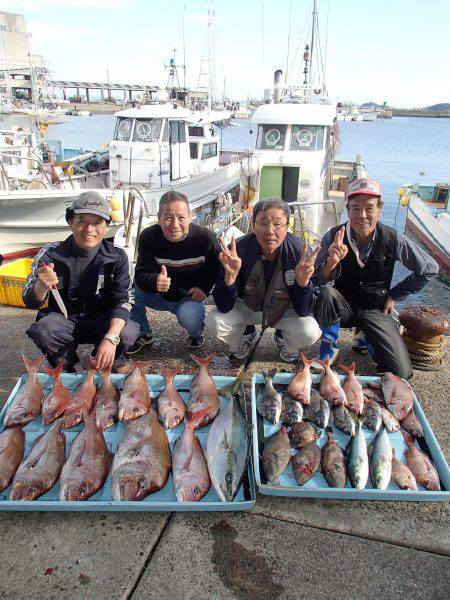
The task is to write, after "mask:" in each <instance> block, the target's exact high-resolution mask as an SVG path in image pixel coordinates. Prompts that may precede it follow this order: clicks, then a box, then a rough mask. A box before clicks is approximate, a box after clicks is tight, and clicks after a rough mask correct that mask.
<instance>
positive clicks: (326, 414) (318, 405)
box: [303, 388, 330, 427]
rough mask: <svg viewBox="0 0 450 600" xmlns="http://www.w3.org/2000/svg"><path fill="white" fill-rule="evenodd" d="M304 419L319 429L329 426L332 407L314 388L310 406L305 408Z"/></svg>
mask: <svg viewBox="0 0 450 600" xmlns="http://www.w3.org/2000/svg"><path fill="white" fill-rule="evenodd" d="M303 418H304V419H305V420H306V421H311V423H314V424H315V425H318V426H319V427H326V426H327V425H328V421H329V419H330V405H329V404H328V402H327V401H326V400H325V399H324V398H322V396H321V395H320V394H319V393H318V392H317V390H315V389H314V388H312V389H311V402H310V404H308V405H306V406H304V409H303Z"/></svg>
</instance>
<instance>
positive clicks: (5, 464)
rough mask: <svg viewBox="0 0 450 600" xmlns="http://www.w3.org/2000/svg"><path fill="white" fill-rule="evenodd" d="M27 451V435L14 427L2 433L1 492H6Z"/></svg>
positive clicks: (0, 447)
mask: <svg viewBox="0 0 450 600" xmlns="http://www.w3.org/2000/svg"><path fill="white" fill-rule="evenodd" d="M24 450H25V434H24V432H23V431H22V428H21V427H18V426H17V425H16V426H13V427H9V428H8V429H5V430H4V431H2V433H0V492H3V490H6V488H7V487H8V486H9V484H10V483H11V481H12V478H13V477H14V473H15V472H16V471H17V467H18V466H19V465H20V462H21V460H22V458H23V452H24Z"/></svg>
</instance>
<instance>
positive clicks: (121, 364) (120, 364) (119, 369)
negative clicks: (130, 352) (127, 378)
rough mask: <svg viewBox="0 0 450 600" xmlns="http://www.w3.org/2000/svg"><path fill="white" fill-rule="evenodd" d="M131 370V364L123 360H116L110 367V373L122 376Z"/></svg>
mask: <svg viewBox="0 0 450 600" xmlns="http://www.w3.org/2000/svg"><path fill="white" fill-rule="evenodd" d="M131 369H132V365H131V363H129V362H128V361H127V360H126V359H125V358H116V360H115V361H114V362H113V364H112V367H111V373H118V374H121V375H122V374H124V373H129V372H130V371H131Z"/></svg>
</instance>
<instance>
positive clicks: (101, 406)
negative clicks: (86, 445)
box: [94, 369, 119, 431]
mask: <svg viewBox="0 0 450 600" xmlns="http://www.w3.org/2000/svg"><path fill="white" fill-rule="evenodd" d="M100 375H101V376H102V379H103V384H102V386H101V387H99V388H98V389H97V393H96V395H95V399H94V403H95V425H96V427H97V429H99V430H100V431H105V429H109V428H110V427H112V426H113V425H114V423H115V422H116V421H117V416H118V412H119V391H118V390H117V388H116V386H115V385H114V383H113V382H112V381H111V369H105V370H103V371H100Z"/></svg>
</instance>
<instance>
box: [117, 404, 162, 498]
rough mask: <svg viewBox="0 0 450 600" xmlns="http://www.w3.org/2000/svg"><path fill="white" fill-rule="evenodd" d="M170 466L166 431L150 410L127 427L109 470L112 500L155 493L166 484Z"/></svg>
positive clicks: (154, 413)
mask: <svg viewBox="0 0 450 600" xmlns="http://www.w3.org/2000/svg"><path fill="white" fill-rule="evenodd" d="M171 467H172V461H171V458H170V450H169V441H168V439H167V435H166V432H165V430H164V427H163V426H162V425H161V423H160V422H159V421H158V415H157V414H156V411H155V410H153V408H150V410H149V412H147V413H146V414H145V415H143V416H142V417H139V418H137V419H133V420H131V421H128V422H127V424H126V428H125V433H124V435H123V437H122V439H121V440H120V442H119V445H118V447H117V450H116V454H115V456H114V460H113V464H112V468H111V478H112V497H113V500H142V499H143V498H145V497H146V496H148V495H149V494H152V493H153V492H158V491H159V490H161V489H162V488H163V487H164V486H165V485H166V483H167V479H168V478H169V473H170V469H171Z"/></svg>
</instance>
